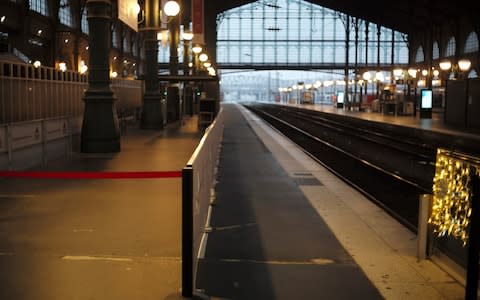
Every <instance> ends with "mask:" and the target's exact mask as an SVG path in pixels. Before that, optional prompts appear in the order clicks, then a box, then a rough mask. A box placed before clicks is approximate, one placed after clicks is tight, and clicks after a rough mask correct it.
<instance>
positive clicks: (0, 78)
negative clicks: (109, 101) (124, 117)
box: [0, 61, 143, 124]
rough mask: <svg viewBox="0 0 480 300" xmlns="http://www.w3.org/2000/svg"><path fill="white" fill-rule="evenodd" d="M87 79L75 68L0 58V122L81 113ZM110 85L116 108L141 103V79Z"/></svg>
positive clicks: (134, 107) (136, 108)
mask: <svg viewBox="0 0 480 300" xmlns="http://www.w3.org/2000/svg"><path fill="white" fill-rule="evenodd" d="M87 82H88V78H87V76H86V75H82V74H80V73H78V72H74V71H65V72H62V71H59V70H56V69H54V68H51V67H43V66H40V67H38V68H36V67H34V66H33V65H30V64H24V63H14V62H4V61H0V124H4V123H14V122H22V121H30V120H37V119H46V118H57V117H64V116H81V115H82V114H83V109H84V103H83V101H82V97H83V95H84V92H85V91H86V89H87V87H88V83H87ZM111 88H112V90H113V91H114V93H115V96H116V98H117V100H118V101H116V102H115V105H116V107H117V109H118V110H121V111H125V110H127V111H135V110H138V109H140V107H141V106H142V94H143V93H142V91H143V82H142V81H140V80H127V79H113V80H112V84H111Z"/></svg>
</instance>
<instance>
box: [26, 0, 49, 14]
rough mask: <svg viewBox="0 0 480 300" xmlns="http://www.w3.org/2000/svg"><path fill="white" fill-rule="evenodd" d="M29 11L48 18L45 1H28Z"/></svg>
mask: <svg viewBox="0 0 480 300" xmlns="http://www.w3.org/2000/svg"><path fill="white" fill-rule="evenodd" d="M29 4H30V9H31V10H34V11H36V12H38V13H40V14H42V15H44V16H48V13H47V12H48V7H47V0H29Z"/></svg>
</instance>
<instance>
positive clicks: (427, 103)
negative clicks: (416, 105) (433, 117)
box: [421, 89, 433, 109]
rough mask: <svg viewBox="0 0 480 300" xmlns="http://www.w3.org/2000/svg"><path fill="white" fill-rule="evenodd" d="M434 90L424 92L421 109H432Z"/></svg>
mask: <svg viewBox="0 0 480 300" xmlns="http://www.w3.org/2000/svg"><path fill="white" fill-rule="evenodd" d="M432 96H433V94H432V90H427V89H423V90H422V101H421V108H430V109H431V108H432Z"/></svg>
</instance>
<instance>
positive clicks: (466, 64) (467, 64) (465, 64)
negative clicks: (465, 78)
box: [458, 59, 472, 72]
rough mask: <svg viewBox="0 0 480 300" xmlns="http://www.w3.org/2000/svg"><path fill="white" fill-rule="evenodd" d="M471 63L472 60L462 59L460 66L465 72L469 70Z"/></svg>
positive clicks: (459, 62)
mask: <svg viewBox="0 0 480 300" xmlns="http://www.w3.org/2000/svg"><path fill="white" fill-rule="evenodd" d="M471 65H472V62H471V61H470V60H468V59H461V60H459V61H458V67H459V68H460V70H461V71H463V72H465V71H468V69H470V66H471Z"/></svg>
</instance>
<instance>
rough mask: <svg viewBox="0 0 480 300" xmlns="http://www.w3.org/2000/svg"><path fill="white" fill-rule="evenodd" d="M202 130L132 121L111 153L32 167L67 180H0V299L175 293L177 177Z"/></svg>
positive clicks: (129, 298)
mask: <svg viewBox="0 0 480 300" xmlns="http://www.w3.org/2000/svg"><path fill="white" fill-rule="evenodd" d="M202 135H203V131H202V130H200V129H199V128H198V126H197V117H192V118H187V119H185V123H184V124H182V125H180V124H172V125H168V126H167V128H165V129H163V130H161V131H154V130H140V129H138V124H135V126H133V125H132V126H129V127H128V128H127V130H126V133H125V134H124V135H122V137H121V148H122V149H121V152H119V153H115V154H84V153H78V152H74V153H72V155H71V157H70V158H69V159H62V160H57V161H52V162H49V163H48V164H47V165H46V166H39V167H36V168H35V169H34V170H33V171H38V172H40V175H42V172H43V173H44V174H46V175H52V174H51V173H50V172H65V174H64V175H65V176H71V177H72V178H65V179H62V178H53V179H48V178H0V270H1V271H0V299H12V300H13V299H15V300H31V299H36V300H64V299H71V300H74V299H79V300H80V299H81V300H85V299H92V300H105V299H116V300H133V299H142V300H154V299H155V300H157V299H181V296H180V288H181V195H182V194H181V193H182V182H181V181H182V180H181V177H179V176H181V170H182V168H183V167H184V166H185V164H186V162H187V161H188V159H189V158H190V156H191V155H192V153H193V151H194V149H195V147H196V146H197V145H198V143H199V141H200V139H201V137H202ZM168 172H172V173H173V175H171V176H170V175H168ZM176 173H178V176H176V175H175V174H176ZM82 174H83V175H84V174H88V175H92V174H93V175H96V176H97V177H94V178H90V179H85V178H75V176H77V175H79V176H80V175H82ZM165 174H166V175H165ZM60 175H62V174H60ZM137 175H138V176H137ZM164 175H165V176H164ZM142 176H146V178H142ZM149 176H151V178H148V177H149ZM80 177H81V176H80ZM102 177H103V178H102Z"/></svg>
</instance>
